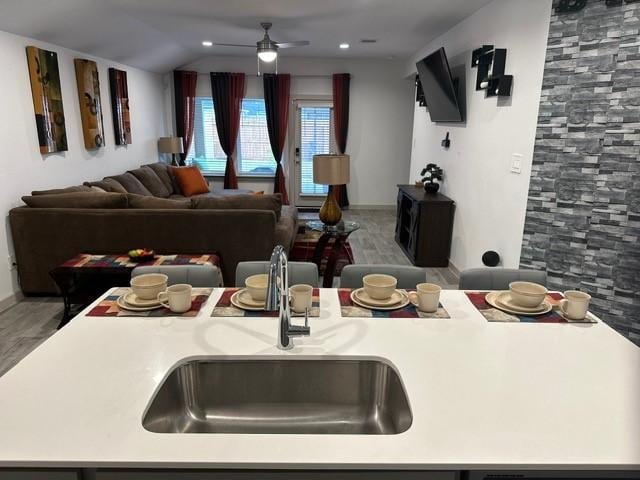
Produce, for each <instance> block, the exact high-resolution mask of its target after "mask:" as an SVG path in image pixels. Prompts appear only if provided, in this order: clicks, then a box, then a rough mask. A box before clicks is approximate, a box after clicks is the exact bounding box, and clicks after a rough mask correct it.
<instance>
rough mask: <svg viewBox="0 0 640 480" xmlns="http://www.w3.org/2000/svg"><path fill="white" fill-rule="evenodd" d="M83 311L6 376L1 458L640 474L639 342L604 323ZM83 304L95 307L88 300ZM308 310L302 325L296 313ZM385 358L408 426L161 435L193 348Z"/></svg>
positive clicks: (200, 352)
mask: <svg viewBox="0 0 640 480" xmlns="http://www.w3.org/2000/svg"><path fill="white" fill-rule="evenodd" d="M221 292H222V290H221V289H217V290H214V293H213V294H212V296H211V298H210V299H209V301H208V302H207V304H206V305H205V307H204V308H203V310H202V311H201V312H200V313H199V315H198V316H197V317H195V318H176V317H171V318H135V317H134V318H125V317H120V318H104V317H102V318H99V317H86V316H84V315H80V316H78V317H76V318H75V319H74V320H72V321H71V323H70V324H69V325H67V326H66V327H64V328H63V329H62V330H61V331H59V332H58V333H56V334H55V335H54V336H53V337H52V338H50V339H49V340H47V341H46V342H44V344H42V345H41V346H40V347H38V348H37V349H36V350H35V351H34V352H33V353H31V354H30V355H29V356H27V357H26V358H25V359H24V360H22V361H21V362H20V363H19V364H18V365H17V366H16V367H15V368H13V369H12V370H11V371H9V372H8V373H7V374H5V375H4V376H3V377H2V378H0V467H62V466H65V467H86V468H97V467H113V468H115V467H135V468H163V467H175V468H185V467H187V468H314V469H334V468H338V469H342V468H344V469H356V468H357V469H429V470H442V469H476V468H482V469H514V468H518V469H575V470H579V469H610V470H618V469H627V470H635V469H640V348H638V347H637V346H635V345H633V344H632V343H631V342H630V341H629V340H627V339H625V338H624V337H622V336H621V335H619V334H617V333H616V332H614V331H613V330H612V329H611V328H609V327H608V326H606V325H605V324H603V323H601V322H598V323H596V324H530V323H489V322H487V321H486V320H485V319H484V317H482V316H481V315H480V313H479V312H477V311H476V310H475V309H474V307H473V306H472V305H471V303H470V302H469V300H468V299H467V297H466V296H465V294H464V293H463V292H460V291H443V292H442V297H441V301H442V304H443V305H444V307H445V308H446V309H447V310H448V311H449V313H450V315H451V317H452V318H451V319H446V320H445V319H380V318H366V319H365V318H362V319H360V318H341V317H340V313H339V312H340V310H339V303H338V298H337V293H336V291H335V290H322V291H321V317H320V318H317V319H315V318H312V319H310V324H311V336H310V337H306V338H296V339H294V343H295V345H296V346H295V348H294V349H293V350H290V351H287V352H283V351H280V350H278V349H277V348H276V347H275V345H276V336H277V319H276V318H211V317H210V313H211V311H212V309H213V306H214V305H215V302H216V301H217V299H218V297H219V295H220V294H221ZM85 312H86V310H85ZM296 321H299V320H296ZM219 356H233V357H245V356H252V357H269V358H273V357H320V356H329V357H335V356H347V357H368V358H382V359H385V360H387V361H388V362H389V363H391V364H392V365H393V366H395V368H396V369H397V371H398V372H399V374H400V376H401V378H402V381H403V383H404V386H405V389H406V393H407V396H408V398H409V402H410V405H411V410H412V413H413V423H412V425H411V428H409V430H408V431H406V432H405V433H402V434H399V435H282V434H279V435H244V434H159V433H151V432H148V431H146V430H145V429H144V428H143V426H142V416H143V413H144V412H145V409H146V407H147V405H148V403H149V401H150V400H151V398H152V396H153V394H154V392H155V390H156V389H157V387H158V386H159V385H160V384H161V383H162V381H163V379H164V378H165V376H166V375H167V373H168V372H169V371H170V370H171V369H172V367H173V366H175V365H176V364H177V363H179V362H181V361H183V360H184V359H185V358H190V357H219Z"/></svg>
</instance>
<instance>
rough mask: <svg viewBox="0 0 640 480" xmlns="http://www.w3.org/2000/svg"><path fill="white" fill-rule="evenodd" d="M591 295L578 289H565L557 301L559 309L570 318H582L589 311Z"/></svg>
mask: <svg viewBox="0 0 640 480" xmlns="http://www.w3.org/2000/svg"><path fill="white" fill-rule="evenodd" d="M590 300H591V295H589V294H588V293H584V292H581V291H580V290H567V291H566V292H564V298H563V299H562V300H560V302H558V306H559V307H560V310H561V311H562V313H563V314H564V316H565V317H567V318H570V319H571V320H582V319H583V318H584V317H586V316H587V312H588V311H589V301H590Z"/></svg>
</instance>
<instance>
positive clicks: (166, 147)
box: [158, 137, 184, 153]
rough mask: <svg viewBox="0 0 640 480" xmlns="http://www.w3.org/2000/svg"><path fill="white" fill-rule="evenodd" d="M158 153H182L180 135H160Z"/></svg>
mask: <svg viewBox="0 0 640 480" xmlns="http://www.w3.org/2000/svg"><path fill="white" fill-rule="evenodd" d="M158 152H159V153H184V150H183V147H182V137H161V138H159V139H158Z"/></svg>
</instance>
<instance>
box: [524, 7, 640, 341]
mask: <svg viewBox="0 0 640 480" xmlns="http://www.w3.org/2000/svg"><path fill="white" fill-rule="evenodd" d="M553 12H554V13H553V14H552V17H551V24H550V29H549V40H548V45H547V55H546V64H545V71H544V80H543V87H542V96H541V100H540V110H539V116H538V129H537V133H536V142H535V150H534V156H533V169H532V174H531V184H530V188H529V198H528V204H527V215H526V221H525V229H524V240H523V246H522V255H521V258H520V263H521V266H522V267H523V268H535V269H546V270H547V273H548V277H549V285H550V287H551V288H553V289H557V290H567V289H576V288H577V289H580V290H584V291H586V292H588V293H590V294H591V295H592V296H593V302H592V310H593V311H594V312H595V313H596V314H598V315H599V316H600V318H602V319H603V320H604V321H605V322H607V323H608V324H609V325H611V326H612V327H613V328H615V329H616V330H618V331H619V332H620V333H621V334H623V335H625V336H627V337H628V338H630V339H631V340H632V341H634V342H636V343H637V344H639V345H640V244H639V242H638V240H639V237H640V3H630V4H623V5H622V6H612V7H607V6H606V4H605V2H604V0H589V1H588V3H587V6H586V8H585V9H583V10H581V11H579V12H575V13H569V14H557V13H555V9H554V11H553Z"/></svg>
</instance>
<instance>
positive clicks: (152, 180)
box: [129, 167, 173, 198]
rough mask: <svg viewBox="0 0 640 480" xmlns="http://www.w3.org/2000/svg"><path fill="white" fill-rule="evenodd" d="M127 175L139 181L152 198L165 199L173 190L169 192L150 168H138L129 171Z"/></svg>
mask: <svg viewBox="0 0 640 480" xmlns="http://www.w3.org/2000/svg"><path fill="white" fill-rule="evenodd" d="M129 173H130V174H132V175H133V176H134V177H136V178H137V179H138V180H140V183H142V184H143V185H144V186H145V187H146V188H147V190H149V191H150V192H151V194H152V195H153V196H154V197H160V198H167V197H168V196H169V195H171V192H172V190H173V189H172V190H169V188H167V186H166V185H165V184H164V182H163V181H162V180H161V179H160V177H158V175H157V174H156V172H154V171H153V170H152V169H151V168H149V167H140V168H136V169H135V170H129Z"/></svg>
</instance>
